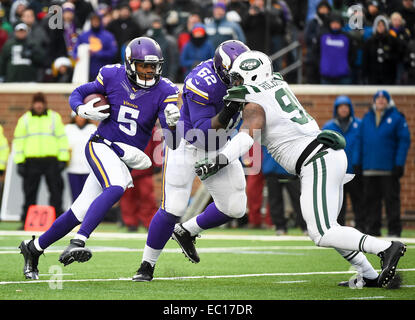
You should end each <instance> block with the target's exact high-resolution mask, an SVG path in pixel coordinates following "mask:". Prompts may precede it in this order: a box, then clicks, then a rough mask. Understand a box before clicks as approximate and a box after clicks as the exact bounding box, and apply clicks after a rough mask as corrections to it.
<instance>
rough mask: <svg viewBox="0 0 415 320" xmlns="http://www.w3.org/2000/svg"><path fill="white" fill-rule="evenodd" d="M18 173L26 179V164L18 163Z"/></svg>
mask: <svg viewBox="0 0 415 320" xmlns="http://www.w3.org/2000/svg"><path fill="white" fill-rule="evenodd" d="M17 173H18V174H19V176H21V177H24V176H25V175H26V164H25V163H18V164H17Z"/></svg>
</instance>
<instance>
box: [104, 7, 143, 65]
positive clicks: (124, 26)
mask: <svg viewBox="0 0 415 320" xmlns="http://www.w3.org/2000/svg"><path fill="white" fill-rule="evenodd" d="M118 9H119V16H118V18H117V19H115V20H113V21H112V22H110V23H109V25H108V26H107V28H106V29H107V30H108V31H110V32H111V33H112V34H113V35H114V37H115V39H116V40H117V44H118V54H117V58H116V61H117V62H121V53H122V52H124V50H123V48H124V46H126V45H127V44H128V43H129V42H130V41H131V40H132V39H134V38H137V37H140V36H141V35H142V34H143V31H142V30H141V29H140V27H139V26H138V24H137V23H136V22H135V21H134V20H133V19H132V18H131V9H130V6H129V4H128V2H121V4H119V6H118Z"/></svg>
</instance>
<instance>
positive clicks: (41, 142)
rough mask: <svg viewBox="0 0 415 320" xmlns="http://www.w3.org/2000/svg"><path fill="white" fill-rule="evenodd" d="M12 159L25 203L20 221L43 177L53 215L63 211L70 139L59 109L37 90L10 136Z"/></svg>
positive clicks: (35, 194)
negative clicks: (11, 139) (29, 107)
mask: <svg viewBox="0 0 415 320" xmlns="http://www.w3.org/2000/svg"><path fill="white" fill-rule="evenodd" d="M13 150H14V152H15V153H14V162H15V163H16V164H17V172H18V174H19V175H20V176H22V178H23V191H24V198H25V199H24V204H23V213H22V216H21V221H22V222H23V223H24V222H25V220H26V214H27V210H28V208H29V206H30V205H32V204H36V200H37V193H38V189H39V182H40V179H41V177H42V176H45V178H46V184H47V186H48V189H49V194H50V196H49V204H50V205H51V206H53V207H54V208H55V212H56V216H59V215H60V214H61V213H62V212H63V209H62V194H63V188H64V183H63V178H62V174H61V172H62V171H63V169H64V168H65V166H66V164H67V162H68V161H69V158H70V154H69V143H68V138H67V136H66V134H65V127H64V124H63V122H62V118H61V116H60V115H59V113H57V112H55V111H53V110H50V109H48V108H47V102H46V97H45V96H44V94H43V93H41V92H39V93H36V94H35V95H34V96H33V98H32V106H31V109H30V110H29V111H27V112H25V113H24V114H23V115H22V116H21V117H20V118H19V120H18V122H17V126H16V128H15V131H14V139H13Z"/></svg>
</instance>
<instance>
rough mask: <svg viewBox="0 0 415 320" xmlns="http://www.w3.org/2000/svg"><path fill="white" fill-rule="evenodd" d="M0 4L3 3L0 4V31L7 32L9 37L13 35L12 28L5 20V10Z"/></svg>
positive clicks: (6, 19)
mask: <svg viewBox="0 0 415 320" xmlns="http://www.w3.org/2000/svg"><path fill="white" fill-rule="evenodd" d="M2 4H3V2H2V3H0V29H2V30H5V31H7V33H8V34H9V35H11V34H12V33H13V27H12V25H11V24H10V22H9V20H8V18H7V14H6V10H5V9H4V7H3V6H2Z"/></svg>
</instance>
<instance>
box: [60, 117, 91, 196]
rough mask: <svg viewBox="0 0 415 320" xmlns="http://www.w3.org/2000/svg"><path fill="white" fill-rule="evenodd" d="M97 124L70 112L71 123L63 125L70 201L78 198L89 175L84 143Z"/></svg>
mask: <svg viewBox="0 0 415 320" xmlns="http://www.w3.org/2000/svg"><path fill="white" fill-rule="evenodd" d="M96 129H97V126H96V125H94V124H93V123H91V121H90V120H87V119H84V118H82V117H80V116H78V115H76V114H75V112H73V111H72V113H71V123H68V124H67V125H65V133H66V136H67V137H68V142H69V152H70V155H71V157H70V160H69V164H68V168H67V172H68V181H69V186H70V188H71V193H72V202H73V201H75V200H76V198H78V196H79V194H80V193H81V191H82V188H83V187H84V184H85V181H86V178H87V177H88V175H89V166H88V162H87V160H86V158H85V145H86V143H87V142H88V140H89V138H90V137H91V135H92V134H93V133H94V132H95V130H96Z"/></svg>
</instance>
